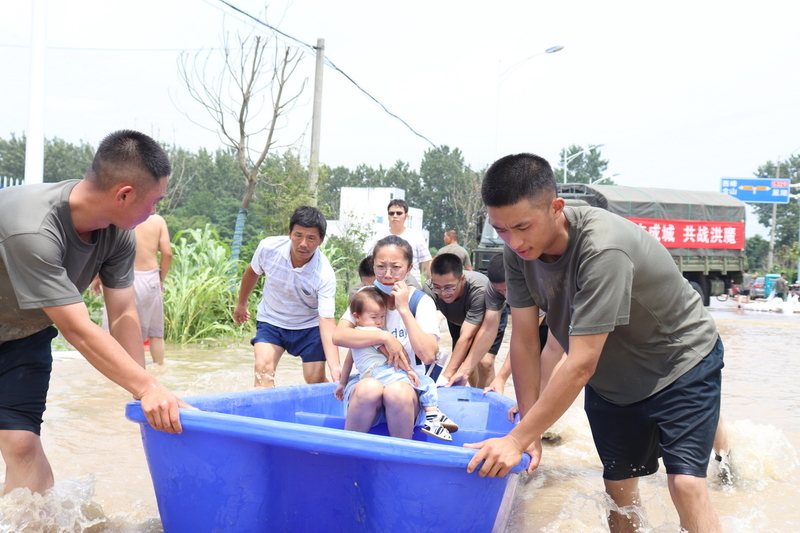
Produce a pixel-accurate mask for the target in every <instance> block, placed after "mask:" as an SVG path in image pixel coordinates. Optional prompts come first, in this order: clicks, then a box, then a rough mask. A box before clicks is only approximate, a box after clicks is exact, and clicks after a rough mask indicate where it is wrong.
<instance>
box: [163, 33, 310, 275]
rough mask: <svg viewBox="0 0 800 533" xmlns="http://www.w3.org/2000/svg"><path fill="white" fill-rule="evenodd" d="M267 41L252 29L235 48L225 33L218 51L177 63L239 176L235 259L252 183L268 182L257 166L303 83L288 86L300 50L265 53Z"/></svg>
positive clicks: (183, 56)
mask: <svg viewBox="0 0 800 533" xmlns="http://www.w3.org/2000/svg"><path fill="white" fill-rule="evenodd" d="M272 42H273V40H272V39H270V38H268V37H264V36H262V35H255V33H250V34H249V35H247V36H245V37H242V36H241V35H239V34H238V33H237V35H236V42H235V46H230V44H229V35H228V34H227V33H225V34H224V36H223V39H222V49H221V50H211V51H201V52H198V53H196V54H181V57H180V59H179V62H178V63H179V73H180V76H181V78H182V79H183V81H184V83H185V84H186V87H187V89H188V90H189V94H190V95H191V97H192V98H193V99H194V100H196V101H197V102H199V103H200V104H201V105H202V106H203V108H204V109H205V110H206V112H207V113H208V114H209V116H210V117H211V119H212V120H213V121H214V122H215V123H216V126H217V127H216V129H213V130H212V129H211V128H206V129H209V130H211V131H216V132H217V134H218V135H219V138H220V140H221V141H222V143H223V144H224V145H225V146H229V147H230V148H232V149H233V150H235V153H236V157H237V161H238V164H239V169H240V170H241V171H242V175H243V176H244V179H245V184H246V187H245V193H244V196H243V197H242V204H241V206H240V208H239V214H238V216H237V217H236V227H235V229H234V236H233V246H232V254H233V259H234V260H237V259H238V258H239V250H240V248H241V242H242V233H243V232H244V223H245V220H246V218H247V212H248V208H249V206H250V201H251V200H252V199H253V194H254V193H255V190H256V186H257V185H258V183H259V181H262V182H267V183H269V177H268V176H266V175H265V174H263V173H262V172H261V167H262V165H263V163H264V160H265V159H266V157H267V154H268V153H269V151H270V149H271V148H273V147H274V146H275V144H276V138H275V132H276V129H277V128H278V120H279V118H280V117H281V116H283V115H285V114H286V113H287V112H288V111H289V110H290V109H291V108H292V107H293V106H294V104H295V103H296V102H297V99H298V98H299V97H300V95H301V94H302V92H303V89H304V88H305V85H306V81H307V80H305V79H304V80H303V81H302V82H301V83H299V84H298V85H295V86H294V87H290V85H289V80H290V79H291V77H292V75H293V74H294V73H295V71H296V70H297V66H298V65H299V63H300V60H301V59H302V54H301V52H300V51H299V50H297V49H292V48H289V47H279V46H275V47H274V53H272V54H270V50H271V48H272V45H271V43H272ZM220 53H221V54H222V57H221V59H222V60H223V64H222V68H221V70H219V71H216V72H215V71H214V68H213V65H214V61H213V60H214V59H215V58H216V57H217V56H218V55H219V54H220ZM190 119H191V117H190ZM193 122H195V123H196V124H198V125H199V126H201V127H205V126H203V125H202V124H200V123H198V122H197V121H194V120H193Z"/></svg>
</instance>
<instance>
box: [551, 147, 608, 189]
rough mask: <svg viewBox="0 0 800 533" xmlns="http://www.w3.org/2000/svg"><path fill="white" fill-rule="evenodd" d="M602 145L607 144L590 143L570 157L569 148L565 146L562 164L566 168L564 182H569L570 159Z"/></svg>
mask: <svg viewBox="0 0 800 533" xmlns="http://www.w3.org/2000/svg"><path fill="white" fill-rule="evenodd" d="M601 146H605V145H604V144H590V145H589V146H588V147H587V148H584V149H583V150H581V151H580V152H578V153H577V154H572V155H571V156H569V157H567V150H566V148H565V149H564V158H563V161H562V166H563V168H564V183H566V182H567V165H568V164H569V163H570V161H572V160H573V159H575V158H576V157H579V156H582V155H583V154H585V153H586V152H591V151H592V150H594V149H595V148H600V147H601Z"/></svg>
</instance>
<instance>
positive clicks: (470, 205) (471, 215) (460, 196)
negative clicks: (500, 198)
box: [444, 168, 483, 249]
mask: <svg viewBox="0 0 800 533" xmlns="http://www.w3.org/2000/svg"><path fill="white" fill-rule="evenodd" d="M460 178H461V179H459V180H455V179H454V180H452V181H450V182H449V183H447V184H446V185H445V187H444V189H445V191H446V192H447V201H448V203H449V204H450V205H451V206H452V207H453V209H454V211H455V212H456V213H460V217H458V218H457V219H456V226H455V228H453V229H455V230H457V231H458V235H459V240H460V242H459V244H460V245H461V246H465V247H467V248H470V249H471V248H474V247H475V246H476V245H477V244H478V239H476V235H477V219H476V213H479V212H480V211H481V210H482V209H483V200H482V199H481V176H480V174H478V173H477V172H474V171H472V170H471V169H469V168H465V169H464V172H463V174H462V175H461V176H460Z"/></svg>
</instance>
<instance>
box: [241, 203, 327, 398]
mask: <svg viewBox="0 0 800 533" xmlns="http://www.w3.org/2000/svg"><path fill="white" fill-rule="evenodd" d="M326 229H327V223H326V221H325V217H324V216H322V213H321V212H320V211H319V210H318V209H315V208H313V207H309V206H300V207H298V208H297V209H296V210H295V212H294V214H293V215H292V218H291V220H290V221H289V235H288V236H277V237H267V238H266V239H264V240H262V241H261V242H260V243H259V245H258V248H257V249H256V252H255V253H254V254H253V260H252V261H251V262H250V264H249V265H248V266H247V269H246V270H245V272H244V275H243V276H242V283H241V286H240V288H239V301H238V303H237V305H236V309H235V310H234V313H233V318H234V320H235V321H236V322H237V323H238V324H243V323H244V322H246V321H247V320H249V319H250V312H249V311H248V310H247V300H248V299H249V298H250V294H251V293H252V292H253V289H254V288H255V286H256V283H257V282H258V278H259V277H261V275H262V274H263V275H264V289H263V298H262V300H261V303H260V304H259V305H258V316H257V317H256V321H257V326H256V335H255V337H253V339H252V340H251V341H250V342H251V344H252V345H253V347H254V351H255V359H256V363H255V387H256V388H267V387H273V386H275V369H276V367H277V366H278V362H279V361H280V358H281V356H282V355H283V352H284V351H288V352H289V353H290V354H292V355H295V356H298V357H300V358H301V359H302V360H303V377H304V378H305V380H306V383H323V382H325V381H326V379H325V361H326V360H327V362H328V366H329V367H330V370H331V377H332V378H333V381H339V375H340V373H341V371H342V365H341V362H340V360H339V350H338V348H336V346H334V345H333V330H334V328H335V327H336V322H335V321H334V313H335V307H336V305H335V295H336V275H335V273H334V271H333V268H331V265H330V263H329V262H328V259H327V258H326V257H325V255H324V254H323V253H322V251H320V250H317V248H318V247H319V246H320V245H321V244H322V241H323V240H324V239H325V231H326Z"/></svg>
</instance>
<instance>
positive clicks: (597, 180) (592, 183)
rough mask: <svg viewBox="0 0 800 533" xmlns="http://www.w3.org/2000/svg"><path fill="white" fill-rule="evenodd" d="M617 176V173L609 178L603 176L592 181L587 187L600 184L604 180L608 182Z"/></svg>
mask: <svg viewBox="0 0 800 533" xmlns="http://www.w3.org/2000/svg"><path fill="white" fill-rule="evenodd" d="M617 176H619V172H617V173H616V174H611V175H610V176H603V177H602V178H597V179H596V180H594V181H590V182H589V185H594V184H595V183H600V182H603V181H606V180H610V179H611V178H615V177H617Z"/></svg>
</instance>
